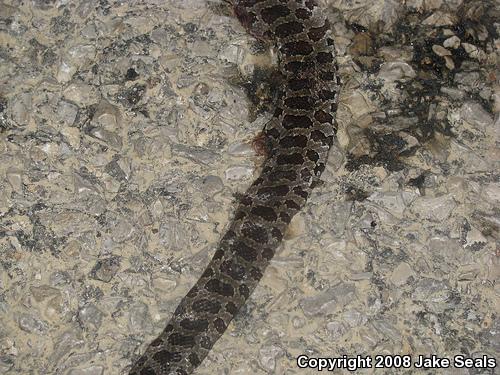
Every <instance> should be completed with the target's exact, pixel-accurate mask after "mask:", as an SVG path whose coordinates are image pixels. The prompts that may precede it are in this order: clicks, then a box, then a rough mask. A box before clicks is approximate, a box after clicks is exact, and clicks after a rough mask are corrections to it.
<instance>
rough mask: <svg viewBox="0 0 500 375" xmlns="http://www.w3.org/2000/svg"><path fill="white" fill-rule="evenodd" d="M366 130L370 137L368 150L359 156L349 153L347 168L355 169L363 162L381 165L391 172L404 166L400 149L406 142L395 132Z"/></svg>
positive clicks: (404, 147)
mask: <svg viewBox="0 0 500 375" xmlns="http://www.w3.org/2000/svg"><path fill="white" fill-rule="evenodd" d="M366 132H367V133H368V139H370V152H369V153H368V154H367V155H363V156H360V157H355V156H354V155H352V154H350V153H349V154H348V155H347V159H348V161H347V164H346V168H347V170H349V171H354V170H357V169H358V168H359V167H360V166H361V165H364V164H369V165H374V166H383V167H384V168H385V169H387V170H389V171H391V172H395V171H400V170H402V169H403V168H404V162H403V160H401V156H402V150H404V149H406V146H407V142H406V141H405V140H404V139H403V138H401V136H399V135H398V134H396V133H387V134H378V133H376V132H372V131H370V130H367V131H366Z"/></svg>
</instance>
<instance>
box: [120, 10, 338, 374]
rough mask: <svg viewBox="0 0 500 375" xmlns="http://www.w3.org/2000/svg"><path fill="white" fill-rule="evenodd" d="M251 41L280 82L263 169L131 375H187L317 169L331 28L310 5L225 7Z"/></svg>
mask: <svg viewBox="0 0 500 375" xmlns="http://www.w3.org/2000/svg"><path fill="white" fill-rule="evenodd" d="M231 4H232V6H233V9H234V13H235V15H236V17H237V18H238V19H239V20H240V22H241V24H242V25H243V26H244V27H245V28H246V30H247V31H248V32H249V33H250V34H252V35H253V36H255V37H257V38H259V39H263V40H267V41H269V42H271V43H273V44H274V46H275V48H276V51H277V53H278V61H279V70H280V72H281V75H282V77H283V85H282V92H281V93H280V95H279V97H278V100H277V103H276V109H275V112H274V116H273V118H272V120H271V121H270V122H269V123H268V124H267V125H266V127H265V129H264V131H263V135H264V139H265V144H266V150H267V152H266V154H267V157H266V160H265V161H264V163H263V166H262V172H261V174H260V176H259V177H258V178H257V179H256V180H255V181H254V182H253V184H252V185H251V186H250V188H249V189H248V190H247V191H246V192H245V193H244V194H243V195H242V196H241V198H240V201H239V204H238V207H237V209H236V212H235V214H234V218H233V220H232V222H231V223H230V225H229V229H228V230H227V232H226V233H225V235H224V236H223V238H222V239H221V240H220V243H219V245H218V247H217V249H216V251H215V254H214V256H213V258H212V259H211V261H210V263H209V265H208V267H207V268H206V269H205V271H204V272H203V274H202V275H201V277H200V279H199V280H198V281H197V283H196V284H195V285H194V286H193V287H192V289H191V290H190V291H189V292H188V294H187V295H186V296H185V297H184V298H183V299H182V301H181V303H180V305H179V306H178V307H177V309H176V310H175V312H174V314H173V316H172V318H171V320H170V321H169V322H168V324H167V326H166V328H165V329H164V330H163V332H162V333H161V334H160V335H159V336H158V337H157V338H156V339H155V340H154V341H153V342H151V344H150V345H149V347H148V348H147V349H146V351H145V353H144V354H143V355H142V356H141V357H140V358H139V359H138V360H137V361H136V362H135V363H134V364H133V366H132V369H131V371H130V375H186V374H191V373H192V372H193V371H194V369H195V368H196V367H197V366H198V365H199V364H200V363H201V362H202V361H203V359H204V358H205V357H206V356H207V354H208V352H209V351H210V349H211V348H212V346H213V345H214V344H215V342H216V341H217V340H218V339H219V338H220V337H221V336H222V334H223V333H224V332H225V331H226V329H227V327H228V325H229V323H230V322H231V320H232V319H233V318H234V316H235V315H236V314H237V313H238V311H239V310H240V309H241V307H242V306H243V305H244V304H245V301H246V300H247V299H248V297H249V296H250V294H251V293H252V291H253V290H254V289H255V287H256V286H257V284H258V282H259V280H260V279H261V278H262V275H263V273H264V271H265V269H266V267H267V266H268V264H269V262H270V260H271V259H272V258H273V255H274V253H275V251H276V248H277V247H278V245H279V244H280V242H281V241H282V238H283V235H284V232H285V230H286V228H287V227H288V225H289V223H290V220H291V219H292V217H293V216H294V215H295V214H296V213H297V212H299V210H301V208H302V207H303V206H304V204H305V203H306V200H307V198H308V197H309V195H310V194H311V191H312V189H313V186H314V184H315V182H317V181H318V179H319V176H320V175H321V173H322V172H323V170H324V169H325V163H326V159H327V156H328V151H329V149H330V146H331V145H332V143H333V139H334V136H335V133H336V125H335V113H336V110H337V97H338V92H339V88H340V79H339V77H338V75H337V70H338V68H337V64H336V62H335V52H334V45H333V40H332V39H331V38H330V37H329V33H330V25H329V22H328V20H327V18H326V16H325V15H324V13H323V12H322V11H321V9H320V7H319V6H318V4H317V3H316V1H315V0H232V1H231Z"/></svg>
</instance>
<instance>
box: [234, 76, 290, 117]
mask: <svg viewBox="0 0 500 375" xmlns="http://www.w3.org/2000/svg"><path fill="white" fill-rule="evenodd" d="M231 81H232V83H234V84H235V85H239V86H240V87H241V86H243V88H244V90H245V93H246V94H247V97H248V99H249V100H250V103H251V106H250V115H249V121H254V120H255V119H256V118H257V116H258V115H260V114H262V113H266V112H271V111H273V110H274V109H275V103H276V101H277V99H278V97H279V95H280V92H281V86H282V82H283V78H282V76H281V74H280V73H279V71H278V70H276V69H273V68H270V67H256V68H255V69H254V72H253V74H252V76H251V77H250V78H249V79H248V80H243V79H242V78H241V77H234V78H233V79H232V80H231Z"/></svg>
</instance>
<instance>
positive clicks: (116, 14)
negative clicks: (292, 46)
mask: <svg viewBox="0 0 500 375" xmlns="http://www.w3.org/2000/svg"><path fill="white" fill-rule="evenodd" d="M320 2H321V3H322V4H323V6H324V8H325V11H326V12H327V14H328V16H329V18H330V20H331V22H332V24H333V34H334V37H335V40H336V48H337V51H338V54H339V57H338V62H339V65H340V70H341V74H342V79H343V91H342V97H341V103H340V105H339V113H338V116H337V117H338V120H339V123H340V130H339V133H338V143H337V144H336V145H335V146H334V148H333V149H332V152H331V155H330V161H329V164H328V167H327V170H326V171H325V173H324V174H323V178H322V179H323V181H324V183H323V184H321V186H319V187H317V188H316V190H315V191H314V194H313V196H312V197H311V199H310V201H309V203H308V205H307V208H306V209H305V210H304V211H303V212H301V213H300V214H299V215H297V217H296V218H295V219H294V221H293V223H292V226H291V228H290V231H289V233H288V236H287V239H286V241H285V242H284V244H283V246H281V248H280V249H279V252H278V254H277V256H276V258H275V259H274V260H273V262H272V264H271V266H270V267H269V269H268V271H267V272H266V275H265V277H264V279H263V280H262V283H261V285H260V286H259V288H258V289H257V290H256V291H255V293H254V294H253V296H252V297H251V299H250V301H249V303H248V305H247V306H246V307H245V309H244V311H242V312H241V314H240V315H239V316H238V318H237V319H235V321H234V322H233V324H231V326H230V327H229V329H228V331H227V332H226V334H225V335H224V337H223V338H222V339H221V340H220V341H219V342H218V343H217V345H216V346H215V347H214V349H213V351H212V352H211V354H210V355H209V357H208V358H207V360H206V361H205V362H204V363H203V364H202V366H201V367H200V369H199V371H198V373H199V374H238V375H243V374H287V375H290V374H307V373H317V371H313V370H303V369H299V368H298V367H297V365H296V357H297V356H298V355H300V354H306V355H308V356H310V357H315V356H321V357H338V356H342V355H344V354H346V355H349V356H355V355H358V354H359V355H363V356H367V355H371V356H374V355H376V354H387V355H390V354H393V355H403V354H408V355H411V356H412V357H413V358H415V359H416V358H417V356H418V355H419V354H423V355H432V354H435V355H437V356H439V357H449V358H452V357H453V356H454V355H456V354H463V355H465V356H468V357H472V358H482V356H483V355H486V356H488V357H490V358H493V357H496V358H497V362H498V360H499V359H500V355H499V354H500V339H499V335H500V333H499V331H500V317H499V311H500V308H499V306H500V305H499V302H500V299H499V293H500V290H499V287H498V284H497V279H498V276H499V270H500V269H499V256H500V250H499V243H500V242H499V230H498V229H499V225H500V216H499V207H500V205H499V201H500V184H499V174H498V171H499V170H500V168H499V167H500V163H499V160H500V153H499V148H498V144H499V134H500V132H499V125H500V119H499V112H500V83H499V69H498V68H499V55H498V52H499V48H500V23H499V19H500V16H499V14H500V13H499V8H498V3H497V4H495V3H494V2H490V1H486V0H484V1H472V2H471V1H466V2H464V1H461V0H425V1H422V0H407V1H404V2H403V1H395V0H375V1H368V0H357V1H348V0H322V1H320ZM495 5H497V7H496V8H495ZM274 70H275V58H274V54H273V53H272V51H271V52H270V50H269V48H268V46H265V45H262V44H259V43H257V42H256V41H255V40H254V39H252V37H250V36H249V35H247V34H246V32H245V30H244V29H243V28H242V27H241V26H240V25H239V23H238V22H237V20H236V19H235V18H234V17H233V16H232V15H231V13H230V12H229V10H228V8H227V7H226V6H225V5H224V2H222V1H216V0H214V1H204V0H129V1H123V0H85V1H84V0H73V1H69V0H31V1H23V2H21V1H18V0H0V150H1V153H0V373H1V374H70V375H100V374H125V373H126V371H127V369H128V366H130V363H131V361H132V360H134V359H135V358H137V356H138V354H139V353H140V352H141V351H142V350H144V347H145V345H146V344H147V343H148V342H149V341H150V340H151V339H152V338H154V337H155V336H156V334H157V333H158V332H159V331H161V330H162V328H163V326H164V325H165V323H166V320H167V319H168V317H169V315H170V314H171V313H172V312H173V310H174V309H175V307H176V305H177V303H178V302H179V300H180V299H181V298H182V297H183V296H184V294H185V293H186V291H187V290H188V289H189V287H190V286H191V285H192V284H193V283H194V282H195V281H196V279H197V278H198V276H199V275H200V273H201V271H202V270H203V267H204V265H205V264H206V263H207V261H208V259H209V257H210V254H211V253H212V251H213V250H214V247H215V245H216V244H217V241H218V239H219V238H220V237H221V235H222V234H223V232H224V228H225V226H226V225H227V223H228V220H229V219H230V218H231V215H232V212H233V210H234V207H235V202H236V198H235V196H237V193H238V192H242V191H244V190H245V188H246V187H247V186H248V185H249V184H250V183H251V182H252V180H253V179H254V178H255V177H256V175H257V174H258V171H259V165H260V163H261V162H262V157H261V156H259V155H256V153H255V150H254V149H253V147H252V140H253V138H254V137H255V136H256V135H257V134H258V132H259V130H260V129H262V127H263V126H264V124H265V123H266V121H267V120H268V119H269V117H270V112H269V110H270V109H271V108H272V100H273V97H275V94H276V92H277V87H276V85H273V82H275V80H274V79H273V72H274ZM497 370H498V369H497ZM494 371H495V370H494V369H484V368H483V369H456V368H453V367H451V368H448V369H442V370H430V371H428V372H426V373H436V374H493V373H494ZM402 372H404V373H422V371H421V370H417V369H415V368H412V369H409V370H404V371H402V370H394V369H385V370H382V369H378V370H374V369H371V370H365V371H364V372H362V373H379V374H392V373H402ZM339 373H342V372H339Z"/></svg>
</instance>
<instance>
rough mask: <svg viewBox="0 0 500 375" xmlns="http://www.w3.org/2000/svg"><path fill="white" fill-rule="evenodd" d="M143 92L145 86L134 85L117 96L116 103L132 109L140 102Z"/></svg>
mask: <svg viewBox="0 0 500 375" xmlns="http://www.w3.org/2000/svg"><path fill="white" fill-rule="evenodd" d="M145 91H146V85H140V84H138V85H134V86H132V87H130V88H128V89H126V90H124V91H122V92H121V93H120V94H118V96H117V101H119V102H121V103H122V104H124V105H125V106H127V107H133V106H135V105H136V104H137V103H139V102H140V101H141V99H142V96H143V95H144V93H145Z"/></svg>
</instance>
